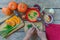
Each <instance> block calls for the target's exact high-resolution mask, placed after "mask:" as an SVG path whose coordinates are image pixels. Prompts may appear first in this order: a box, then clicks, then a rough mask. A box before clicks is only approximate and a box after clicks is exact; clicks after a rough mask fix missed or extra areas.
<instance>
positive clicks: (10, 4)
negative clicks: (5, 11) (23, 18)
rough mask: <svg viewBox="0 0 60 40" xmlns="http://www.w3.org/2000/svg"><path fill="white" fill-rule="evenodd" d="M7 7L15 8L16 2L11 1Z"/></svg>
mask: <svg viewBox="0 0 60 40" xmlns="http://www.w3.org/2000/svg"><path fill="white" fill-rule="evenodd" d="M8 7H9V8H10V9H11V10H15V9H17V3H16V2H14V1H12V2H10V3H9V4H8Z"/></svg>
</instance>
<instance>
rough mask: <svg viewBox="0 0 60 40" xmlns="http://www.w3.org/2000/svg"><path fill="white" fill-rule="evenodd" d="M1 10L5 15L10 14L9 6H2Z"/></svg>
mask: <svg viewBox="0 0 60 40" xmlns="http://www.w3.org/2000/svg"><path fill="white" fill-rule="evenodd" d="M2 12H3V13H4V14H5V15H11V14H12V12H11V10H10V9H9V8H7V7H3V8H2Z"/></svg>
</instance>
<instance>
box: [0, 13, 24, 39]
mask: <svg viewBox="0 0 60 40" xmlns="http://www.w3.org/2000/svg"><path fill="white" fill-rule="evenodd" d="M1 15H3V14H1ZM11 16H12V15H11ZM11 16H5V15H3V16H2V17H0V22H2V21H4V20H6V19H8V18H10V17H11ZM20 20H21V22H20V24H17V25H16V26H14V27H13V28H12V29H9V30H10V31H9V33H6V32H5V31H3V32H2V30H6V29H4V27H5V26H6V23H5V22H4V23H3V24H1V25H0V35H1V36H2V37H4V38H7V37H8V36H10V35H11V34H12V33H14V32H15V31H17V30H18V29H20V28H22V27H24V22H23V21H22V19H21V18H20ZM7 31H8V30H7ZM1 32H2V33H1Z"/></svg>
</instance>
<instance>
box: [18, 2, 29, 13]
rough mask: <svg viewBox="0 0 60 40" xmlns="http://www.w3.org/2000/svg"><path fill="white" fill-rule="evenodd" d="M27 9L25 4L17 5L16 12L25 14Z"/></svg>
mask: <svg viewBox="0 0 60 40" xmlns="http://www.w3.org/2000/svg"><path fill="white" fill-rule="evenodd" d="M27 8H28V6H27V4H25V3H23V2H22V3H19V4H18V11H19V12H22V13H24V12H26V10H27Z"/></svg>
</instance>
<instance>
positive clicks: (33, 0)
mask: <svg viewBox="0 0 60 40" xmlns="http://www.w3.org/2000/svg"><path fill="white" fill-rule="evenodd" d="M10 1H12V0H0V20H1V17H3V14H2V11H1V8H2V7H4V6H7V4H8V3H9V2H10ZM13 1H16V2H17V3H19V2H25V3H27V4H28V5H29V6H30V7H32V6H33V5H34V4H39V5H40V6H41V8H43V7H45V8H55V15H54V22H53V23H57V24H60V18H59V17H60V5H59V4H60V0H13ZM46 10H48V9H46ZM24 36H25V32H24V30H23V28H22V29H21V30H18V31H17V32H15V33H13V34H12V35H11V36H10V37H8V39H7V40H22V39H23V38H24ZM0 40H3V39H1V38H0Z"/></svg>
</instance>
